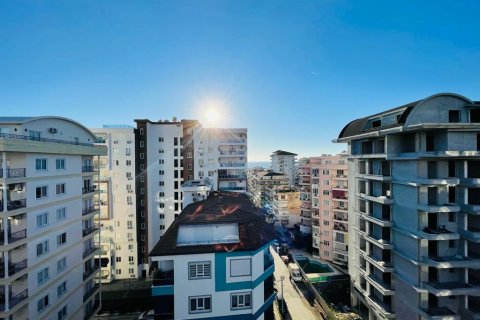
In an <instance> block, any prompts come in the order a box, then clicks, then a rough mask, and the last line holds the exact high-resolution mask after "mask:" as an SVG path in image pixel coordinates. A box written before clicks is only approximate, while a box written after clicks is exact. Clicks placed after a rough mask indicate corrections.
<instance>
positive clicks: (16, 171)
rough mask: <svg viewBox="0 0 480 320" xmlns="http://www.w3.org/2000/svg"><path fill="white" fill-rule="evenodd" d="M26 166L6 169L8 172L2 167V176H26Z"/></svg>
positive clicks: (0, 176) (0, 171)
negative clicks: (4, 171)
mask: <svg viewBox="0 0 480 320" xmlns="http://www.w3.org/2000/svg"><path fill="white" fill-rule="evenodd" d="M25 171H26V169H25V168H16V169H6V172H7V173H6V174H5V175H4V174H3V170H1V169H0V178H25Z"/></svg>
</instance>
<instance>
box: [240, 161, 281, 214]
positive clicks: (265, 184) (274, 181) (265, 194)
mask: <svg viewBox="0 0 480 320" xmlns="http://www.w3.org/2000/svg"><path fill="white" fill-rule="evenodd" d="M280 186H288V177H287V175H285V174H283V173H277V172H273V171H271V170H263V169H252V170H249V171H248V193H249V195H250V199H251V200H252V202H253V204H254V205H255V206H256V207H257V208H262V207H265V206H271V204H272V201H271V198H270V196H271V190H272V189H273V188H274V187H280Z"/></svg>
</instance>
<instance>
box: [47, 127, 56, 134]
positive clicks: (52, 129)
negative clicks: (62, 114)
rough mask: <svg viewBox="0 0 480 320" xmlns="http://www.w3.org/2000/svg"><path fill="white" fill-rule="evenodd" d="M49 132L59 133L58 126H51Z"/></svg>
mask: <svg viewBox="0 0 480 320" xmlns="http://www.w3.org/2000/svg"><path fill="white" fill-rule="evenodd" d="M48 132H50V133H57V128H50V129H48Z"/></svg>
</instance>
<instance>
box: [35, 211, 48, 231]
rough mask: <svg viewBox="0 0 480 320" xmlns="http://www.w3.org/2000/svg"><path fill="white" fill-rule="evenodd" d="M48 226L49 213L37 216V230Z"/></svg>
mask: <svg viewBox="0 0 480 320" xmlns="http://www.w3.org/2000/svg"><path fill="white" fill-rule="evenodd" d="M46 225H48V212H45V213H41V214H39V215H37V228H41V227H44V226H46Z"/></svg>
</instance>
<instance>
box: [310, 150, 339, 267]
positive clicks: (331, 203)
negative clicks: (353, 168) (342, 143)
mask: <svg viewBox="0 0 480 320" xmlns="http://www.w3.org/2000/svg"><path fill="white" fill-rule="evenodd" d="M309 168H310V175H311V176H310V178H311V180H310V183H311V189H310V191H311V194H310V195H311V207H312V241H313V255H314V256H318V257H319V258H321V259H323V260H326V261H332V262H333V263H335V264H337V265H340V266H344V267H346V266H347V261H348V178H347V171H348V165H347V158H346V155H345V154H339V155H322V156H320V157H310V158H309Z"/></svg>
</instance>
